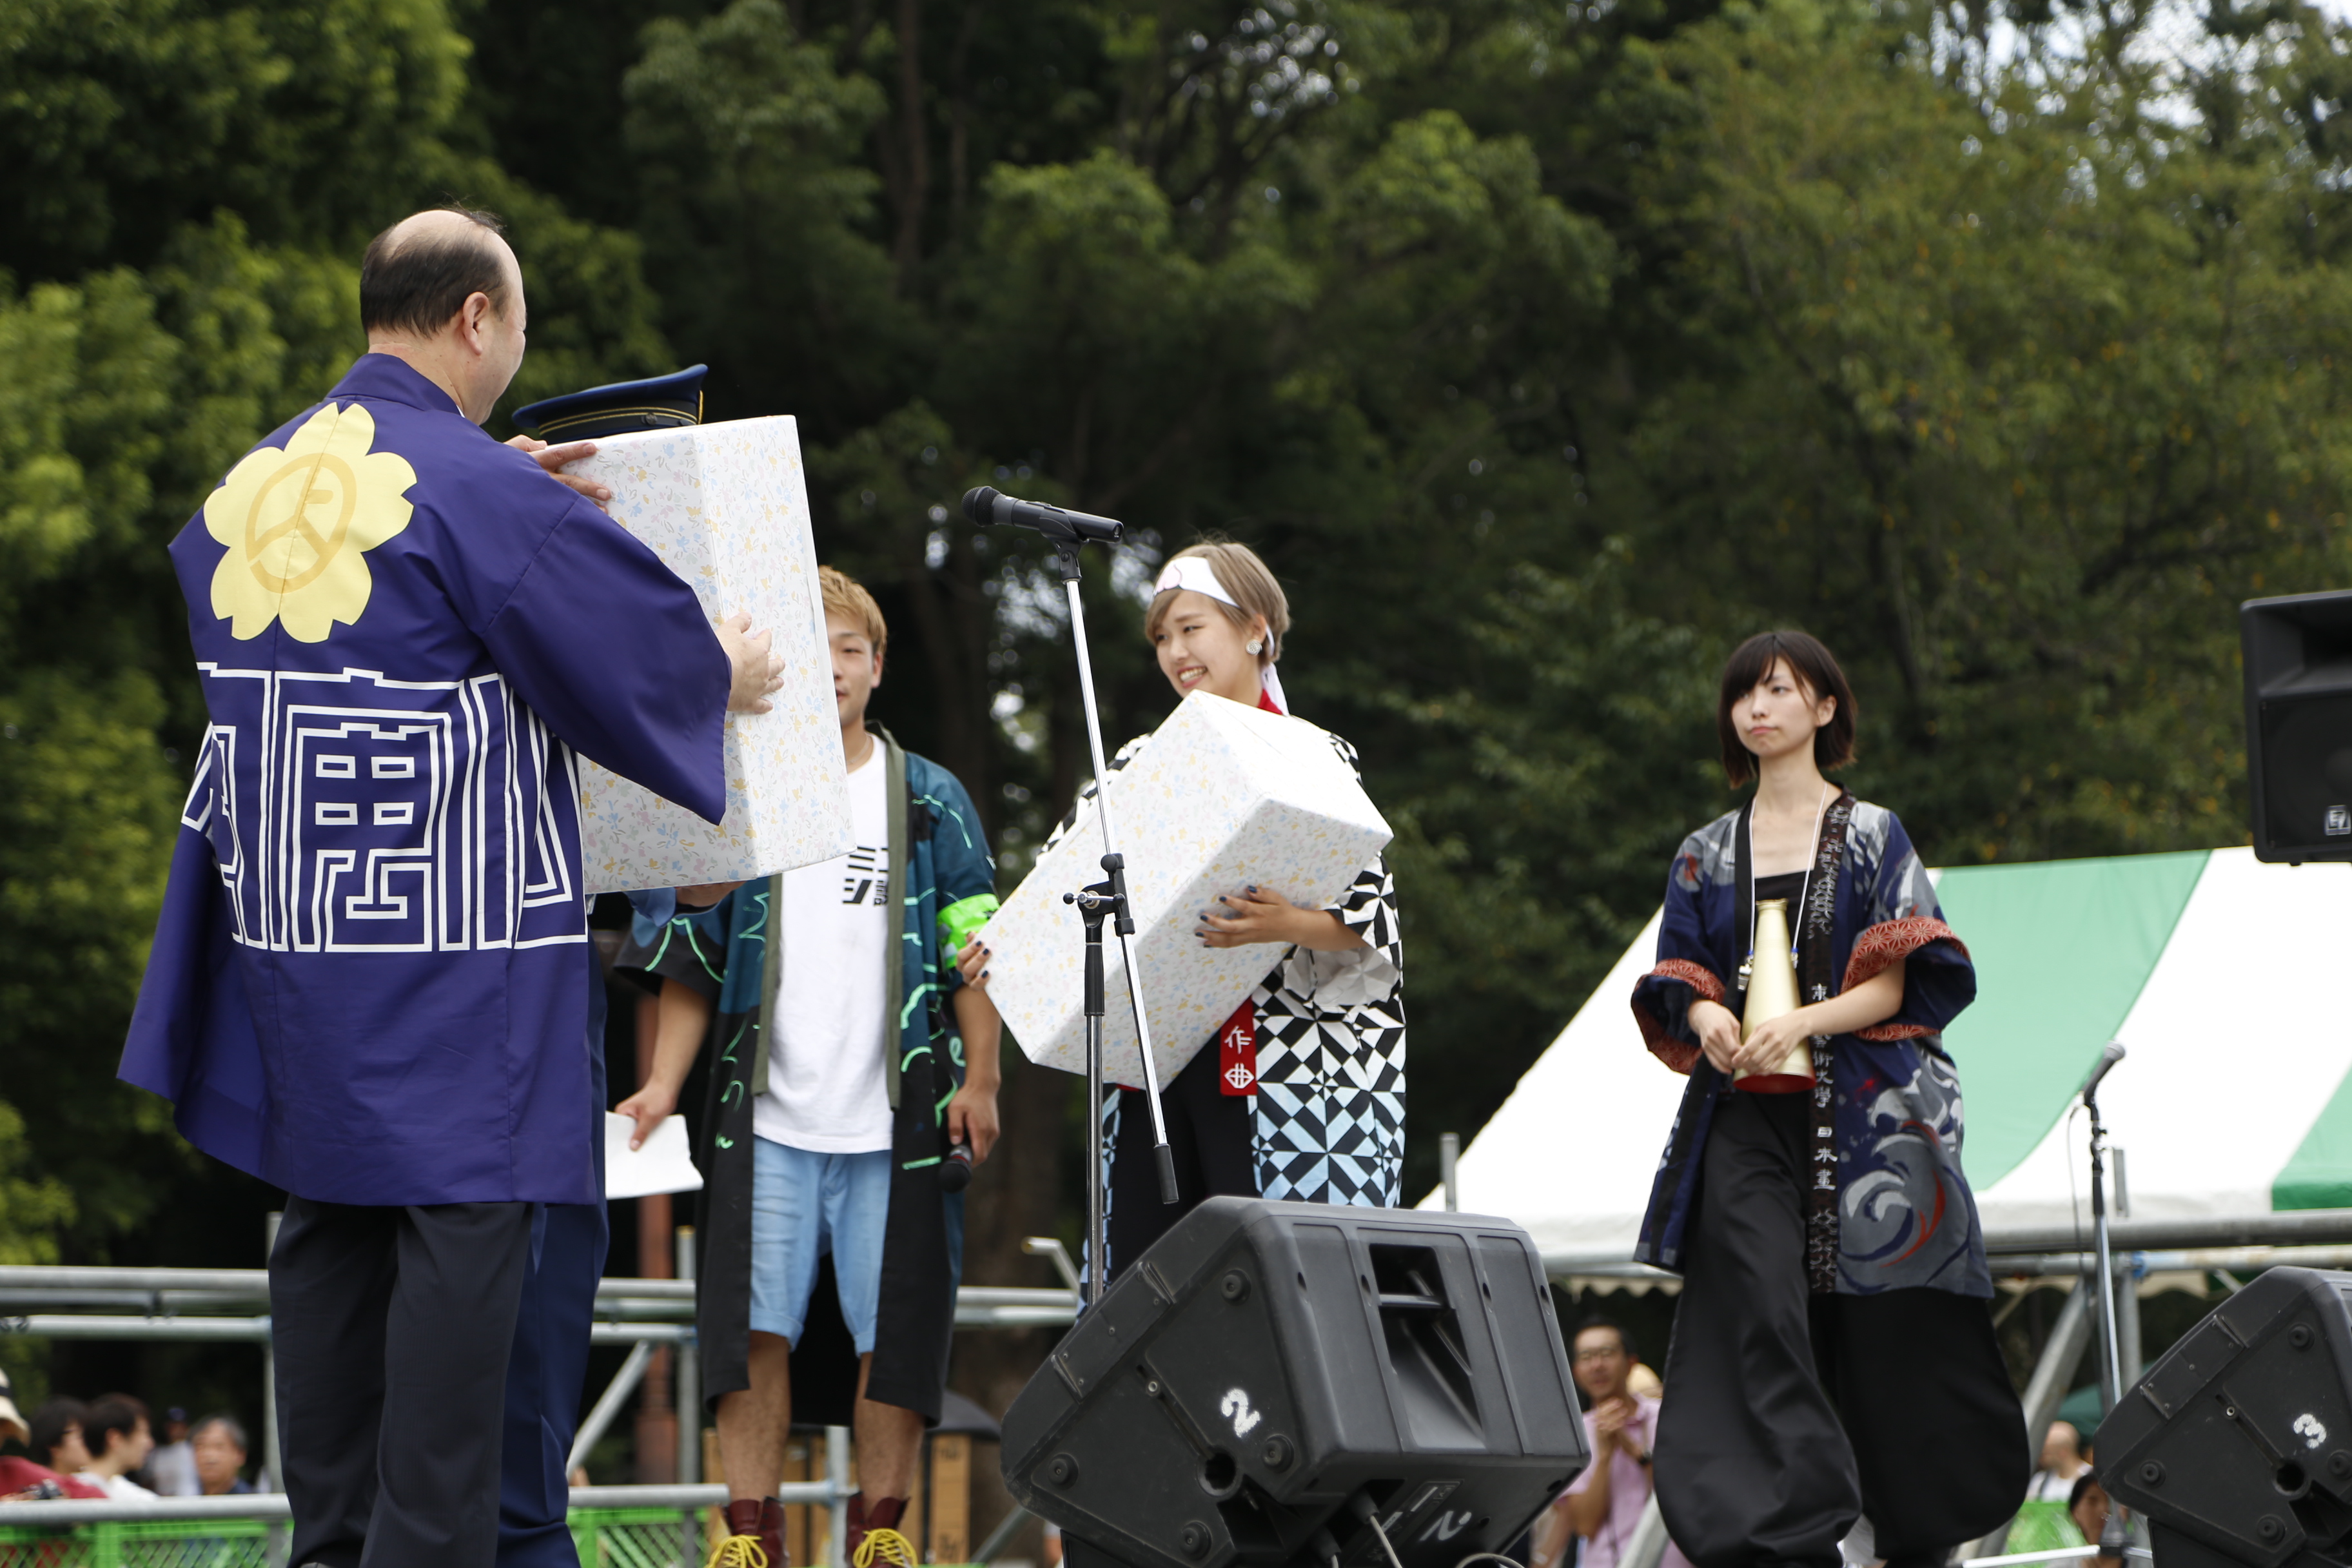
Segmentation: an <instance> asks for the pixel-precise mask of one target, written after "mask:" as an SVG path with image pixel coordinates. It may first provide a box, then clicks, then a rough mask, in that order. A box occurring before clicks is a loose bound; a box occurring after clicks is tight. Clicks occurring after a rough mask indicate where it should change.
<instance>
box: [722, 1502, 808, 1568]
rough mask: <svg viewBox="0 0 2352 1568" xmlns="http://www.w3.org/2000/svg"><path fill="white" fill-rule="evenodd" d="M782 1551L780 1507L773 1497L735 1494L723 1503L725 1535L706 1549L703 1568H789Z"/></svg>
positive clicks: (782, 1512) (782, 1513)
mask: <svg viewBox="0 0 2352 1568" xmlns="http://www.w3.org/2000/svg"><path fill="white" fill-rule="evenodd" d="M791 1563H792V1559H791V1558H790V1557H788V1556H786V1555H785V1553H784V1507H783V1504H782V1503H780V1502H778V1501H777V1500H775V1499H773V1498H738V1499H737V1500H735V1501H733V1502H730V1503H729V1504H728V1505H727V1537H726V1539H725V1540H723V1541H721V1542H719V1544H718V1545H716V1546H714V1547H712V1548H711V1549H710V1561H709V1563H708V1564H707V1568H790V1565H791Z"/></svg>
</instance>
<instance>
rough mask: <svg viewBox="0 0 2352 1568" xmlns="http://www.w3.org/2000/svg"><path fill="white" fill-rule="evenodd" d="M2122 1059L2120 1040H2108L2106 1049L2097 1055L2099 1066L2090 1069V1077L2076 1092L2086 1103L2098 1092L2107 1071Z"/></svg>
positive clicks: (2122, 1044)
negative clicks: (2100, 1081) (2100, 1082)
mask: <svg viewBox="0 0 2352 1568" xmlns="http://www.w3.org/2000/svg"><path fill="white" fill-rule="evenodd" d="M2123 1059H2124V1043H2123V1042H2122V1041H2121V1040H2109V1041H2108V1042H2107V1047H2106V1049H2105V1050H2103V1051H2101V1052H2100V1053H2099V1065H2098V1066H2096V1067H2095V1068H2092V1069H2091V1076H2090V1077H2088V1078H2086V1079H2084V1080H2083V1087H2082V1089H2080V1090H2078V1091H2077V1092H2078V1093H2079V1094H2080V1095H2081V1096H2082V1098H2083V1099H2084V1100H2086V1101H2087V1100H2089V1099H2090V1098H2091V1096H2092V1095H2094V1094H2095V1093H2097V1092H2098V1088H2099V1080H2100V1079H2103V1078H2105V1077H2106V1076H2107V1073H2108V1070H2109V1069H2110V1068H2113V1067H2114V1066H2115V1065H2116V1063H2117V1062H2119V1061H2121V1060H2123Z"/></svg>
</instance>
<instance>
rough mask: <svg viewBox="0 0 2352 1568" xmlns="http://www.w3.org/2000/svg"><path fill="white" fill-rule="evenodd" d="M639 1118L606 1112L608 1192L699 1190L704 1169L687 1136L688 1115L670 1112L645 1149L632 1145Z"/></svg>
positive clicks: (627, 1194) (613, 1194)
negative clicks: (690, 1149) (696, 1161)
mask: <svg viewBox="0 0 2352 1568" xmlns="http://www.w3.org/2000/svg"><path fill="white" fill-rule="evenodd" d="M636 1131H637V1119H636V1118H635V1117H634V1116H618V1115H615V1114H614V1113H613V1112H612V1111H609V1110H608V1111H606V1112H604V1195H605V1196H606V1197H607V1198H649V1197H652V1196H653V1195H654V1194H656V1193H698V1192H700V1191H701V1190H702V1173H701V1172H699V1171H698V1170H696V1169H695V1168H694V1156H693V1155H692V1154H691V1153H690V1152H688V1145H687V1140H686V1118H685V1117H683V1116H666V1117H664V1118H662V1121H661V1125H659V1126H658V1127H656V1128H655V1129H654V1135H653V1136H652V1137H650V1138H648V1139H646V1146H645V1147H644V1148H642V1149H631V1148H630V1147H629V1140H630V1138H632V1137H633V1136H635V1133H636Z"/></svg>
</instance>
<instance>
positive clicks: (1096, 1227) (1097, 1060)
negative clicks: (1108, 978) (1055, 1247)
mask: <svg viewBox="0 0 2352 1568" xmlns="http://www.w3.org/2000/svg"><path fill="white" fill-rule="evenodd" d="M1101 931H1102V927H1101V926H1100V925H1099V924H1097V926H1096V927H1095V928H1094V930H1093V931H1091V932H1089V933H1088V934H1089V935H1092V936H1095V937H1096V938H1097V940H1096V941H1095V942H1093V943H1092V946H1093V947H1094V950H1095V952H1097V953H1099V952H1101V951H1102V944H1101V942H1100V940H1099V938H1100V933H1101ZM1102 1030H1103V1021H1102V1015H1101V1014H1100V1013H1099V1012H1095V1013H1089V1014H1087V1306H1089V1307H1091V1306H1093V1305H1094V1304H1095V1303H1096V1302H1097V1301H1099V1300H1102V1293H1103V1287H1104V1286H1105V1285H1106V1284H1107V1283H1108V1281H1109V1279H1110V1232H1109V1229H1108V1224H1107V1216H1106V1215H1105V1214H1104V1211H1103V1161H1104V1160H1105V1159H1107V1158H1108V1151H1107V1150H1105V1149H1104V1148H1103V1128H1102V1124H1103V1118H1102V1112H1103V1047H1102ZM1150 1099H1151V1103H1152V1107H1153V1110H1152V1115H1153V1117H1154V1118H1155V1120H1156V1119H1157V1117H1158V1115H1159V1110H1158V1107H1159V1104H1160V1099H1159V1097H1158V1096H1157V1095H1153V1096H1151V1097H1150Z"/></svg>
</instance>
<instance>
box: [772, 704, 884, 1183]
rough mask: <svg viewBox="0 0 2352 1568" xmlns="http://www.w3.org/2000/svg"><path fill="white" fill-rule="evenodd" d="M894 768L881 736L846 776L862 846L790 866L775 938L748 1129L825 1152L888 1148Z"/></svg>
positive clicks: (856, 839)
mask: <svg viewBox="0 0 2352 1568" xmlns="http://www.w3.org/2000/svg"><path fill="white" fill-rule="evenodd" d="M888 772H889V770H888V768H887V766H886V765H885V764H884V763H883V757H882V747H881V746H880V745H879V744H878V743H877V745H876V746H875V747H874V749H873V751H871V752H868V753H867V754H866V763H865V765H864V766H863V767H861V768H859V769H858V770H857V771H856V773H851V774H850V775H849V822H850V828H851V835H852V841H853V842H854V843H855V844H856V848H854V849H852V850H851V851H850V852H849V853H848V854H846V855H845V856H843V857H842V858H840V859H838V860H827V861H826V862H824V864H823V865H821V866H807V867H803V868H801V869H800V870H797V871H787V872H785V873H784V877H783V884H784V887H783V907H782V910H779V911H778V915H779V917H780V918H779V920H778V921H777V924H778V927H779V929H778V930H777V931H776V932H775V933H774V934H775V937H776V939H777V940H780V941H782V943H783V944H784V945H783V973H782V976H781V977H780V979H781V984H780V985H779V987H778V992H777V996H776V1013H775V1027H774V1031H773V1037H772V1039H771V1040H770V1042H769V1046H768V1052H769V1055H768V1091H767V1092H766V1093H765V1094H763V1095H761V1097H760V1099H759V1101H758V1103H756V1104H755V1105H753V1106H752V1107H751V1131H753V1132H755V1133H756V1134H758V1135H759V1136H760V1137H762V1138H765V1139H767V1140H768V1141H769V1142H774V1143H785V1144H789V1145H791V1146H792V1147H793V1148H795V1149H807V1150H810V1151H812V1152H815V1153H820V1154H863V1153H866V1152H869V1151H872V1150H876V1149H887V1148H888V1147H890V1092H889V1089H888V1088H887V1085H886V1083H885V1080H884V1076H883V1063H882V1039H883V1028H882V1025H883V1017H882V1011H883V1006H884V999H883V994H882V982H883V973H884V972H883V968H882V965H883V963H884V962H885V961H886V958H887V955H888V953H889V952H890V950H891V942H890V938H891V933H892V931H894V930H895V929H896V927H897V916H898V889H895V888H893V887H891V886H890V811H889V802H888V801H887V799H886V798H885V796H886V795H887V790H886V788H885V785H886V783H887V774H888Z"/></svg>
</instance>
